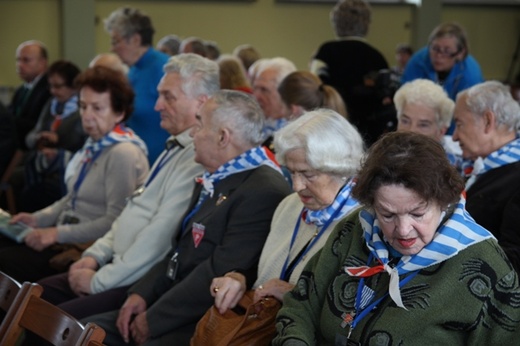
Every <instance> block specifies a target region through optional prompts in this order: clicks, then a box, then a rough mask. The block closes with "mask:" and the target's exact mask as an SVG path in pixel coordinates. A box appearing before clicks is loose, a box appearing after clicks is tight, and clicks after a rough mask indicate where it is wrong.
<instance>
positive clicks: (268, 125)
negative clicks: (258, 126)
mask: <svg viewBox="0 0 520 346" xmlns="http://www.w3.org/2000/svg"><path fill="white" fill-rule="evenodd" d="M287 123H288V120H287V119H285V118H280V119H266V120H265V125H264V128H263V129H262V133H263V135H264V139H267V138H269V137H270V136H272V135H273V134H274V133H275V132H276V131H278V130H279V129H281V128H282V127H284V126H285V125H287Z"/></svg>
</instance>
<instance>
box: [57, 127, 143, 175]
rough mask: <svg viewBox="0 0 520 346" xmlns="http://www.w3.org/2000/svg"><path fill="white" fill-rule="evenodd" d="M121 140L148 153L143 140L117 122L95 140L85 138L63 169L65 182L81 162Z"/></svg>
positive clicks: (78, 167) (79, 167)
mask: <svg viewBox="0 0 520 346" xmlns="http://www.w3.org/2000/svg"><path fill="white" fill-rule="evenodd" d="M122 142H130V143H133V144H135V145H137V146H138V147H139V148H140V149H141V150H142V151H143V153H144V155H145V156H147V155H148V149H147V148H146V144H145V143H144V142H143V140H142V139H141V138H140V137H139V136H137V135H136V134H135V133H134V131H133V130H132V129H130V128H128V127H125V126H124V125H123V124H118V125H117V126H116V127H115V128H114V129H113V130H112V131H110V132H109V133H107V134H106V135H105V136H104V137H103V138H101V139H99V140H97V141H95V140H93V139H92V138H91V137H89V138H87V140H86V141H85V144H84V145H83V148H81V149H80V150H78V152H76V154H75V155H74V156H73V157H72V159H71V160H70V162H69V164H68V165H67V169H66V171H65V182H67V180H68V179H69V178H70V177H72V176H74V174H75V173H76V171H78V170H79V169H81V165H82V164H83V163H85V162H88V161H90V160H92V158H93V157H94V156H95V155H96V154H97V153H98V152H100V151H102V150H103V149H105V148H108V147H110V146H112V145H114V144H117V143H122Z"/></svg>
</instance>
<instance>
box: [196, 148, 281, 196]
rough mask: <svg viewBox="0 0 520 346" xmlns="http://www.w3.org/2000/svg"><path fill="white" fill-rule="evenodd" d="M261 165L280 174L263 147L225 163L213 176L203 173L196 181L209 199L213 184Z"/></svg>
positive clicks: (213, 189)
mask: <svg viewBox="0 0 520 346" xmlns="http://www.w3.org/2000/svg"><path fill="white" fill-rule="evenodd" d="M261 165H266V166H269V167H271V168H272V169H274V170H275V171H277V172H278V173H280V174H282V170H281V169H280V166H279V165H278V163H277V162H276V161H275V160H274V155H273V153H272V152H270V151H269V149H267V148H265V147H255V148H252V149H249V150H248V151H246V152H244V153H242V154H240V155H239V156H237V157H235V158H234V159H232V160H230V161H228V162H226V163H225V164H223V165H222V166H220V167H219V168H218V169H217V170H216V171H215V172H214V173H213V174H211V173H209V172H208V171H205V172H204V174H203V175H202V177H201V178H198V179H197V182H199V183H201V184H202V186H203V187H204V189H203V193H204V194H209V196H210V197H213V193H214V192H215V187H214V184H216V183H218V182H219V181H221V180H223V179H225V178H227V177H228V176H230V175H233V174H236V173H240V172H244V171H249V170H251V169H255V168H257V167H259V166H261Z"/></svg>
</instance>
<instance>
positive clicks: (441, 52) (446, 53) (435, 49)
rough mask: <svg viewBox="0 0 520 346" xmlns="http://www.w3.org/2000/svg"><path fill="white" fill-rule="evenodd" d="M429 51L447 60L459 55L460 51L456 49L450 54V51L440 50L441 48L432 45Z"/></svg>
mask: <svg viewBox="0 0 520 346" xmlns="http://www.w3.org/2000/svg"><path fill="white" fill-rule="evenodd" d="M430 50H431V51H432V52H433V53H435V54H439V55H441V56H443V57H447V58H454V57H456V56H457V55H458V54H459V53H460V51H461V50H460V49H458V50H457V51H455V52H452V51H451V50H449V49H442V48H441V47H439V46H437V45H433V46H430Z"/></svg>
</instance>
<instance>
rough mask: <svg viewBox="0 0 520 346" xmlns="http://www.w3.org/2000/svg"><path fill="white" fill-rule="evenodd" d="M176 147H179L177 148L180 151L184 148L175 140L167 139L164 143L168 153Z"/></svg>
mask: <svg viewBox="0 0 520 346" xmlns="http://www.w3.org/2000/svg"><path fill="white" fill-rule="evenodd" d="M176 146H179V148H181V149H183V148H184V145H182V144H181V143H179V141H178V140H177V139H176V138H172V139H168V140H167V141H166V144H165V147H166V150H168V151H169V150H171V149H173V148H175V147H176Z"/></svg>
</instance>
